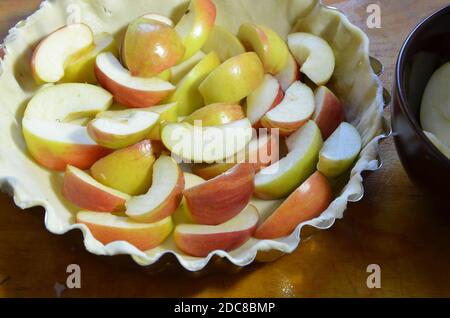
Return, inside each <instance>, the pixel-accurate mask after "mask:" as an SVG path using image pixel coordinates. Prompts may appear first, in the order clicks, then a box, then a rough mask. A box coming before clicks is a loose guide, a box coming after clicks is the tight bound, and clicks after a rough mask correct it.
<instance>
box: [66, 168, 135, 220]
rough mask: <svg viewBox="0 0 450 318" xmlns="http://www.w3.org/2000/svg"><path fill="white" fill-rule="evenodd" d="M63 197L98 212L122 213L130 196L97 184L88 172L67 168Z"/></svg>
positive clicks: (81, 206)
mask: <svg viewBox="0 0 450 318" xmlns="http://www.w3.org/2000/svg"><path fill="white" fill-rule="evenodd" d="M62 194H63V196H64V197H65V198H66V199H67V200H69V201H70V202H72V203H73V204H75V205H76V206H78V207H80V208H82V209H87V210H93V211H98V212H121V211H124V210H125V203H126V201H127V200H129V199H130V196H129V195H127V194H125V193H122V192H120V191H117V190H114V189H112V188H109V187H106V186H104V185H103V184H101V183H99V182H97V181H96V180H95V179H94V178H92V177H91V176H90V175H89V174H87V173H86V172H84V171H82V170H80V169H78V168H75V167H73V166H67V169H66V174H65V175H64V183H63V189H62Z"/></svg>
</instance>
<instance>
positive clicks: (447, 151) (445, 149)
mask: <svg viewBox="0 0 450 318" xmlns="http://www.w3.org/2000/svg"><path fill="white" fill-rule="evenodd" d="M424 134H425V136H427V138H428V139H430V141H431V142H432V143H433V145H434V146H435V147H436V148H437V149H438V150H439V151H440V152H442V153H443V154H444V156H446V157H447V158H449V159H450V147H448V146H447V145H446V144H444V143H443V142H441V141H440V140H439V139H438V138H437V137H436V136H435V135H434V134H432V133H430V132H428V131H424Z"/></svg>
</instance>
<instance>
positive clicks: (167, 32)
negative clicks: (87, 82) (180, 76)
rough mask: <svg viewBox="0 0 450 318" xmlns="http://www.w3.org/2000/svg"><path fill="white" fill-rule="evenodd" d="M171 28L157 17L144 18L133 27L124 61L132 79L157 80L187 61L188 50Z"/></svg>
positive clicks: (135, 22) (129, 34)
mask: <svg viewBox="0 0 450 318" xmlns="http://www.w3.org/2000/svg"><path fill="white" fill-rule="evenodd" d="M156 17H157V16H156ZM163 18H165V17H163ZM166 19H167V18H166ZM171 24H172V23H170V24H167V22H164V19H157V18H155V16H153V17H151V16H144V17H140V18H138V19H136V20H134V21H133V22H131V23H130V25H129V26H128V29H127V32H126V34H125V38H124V42H123V47H122V60H123V62H124V64H125V65H126V67H127V68H128V69H129V70H130V72H131V75H132V76H137V77H154V76H157V75H158V74H160V73H161V72H163V71H165V70H167V69H169V68H171V67H172V66H174V65H175V64H177V63H178V62H179V61H180V60H181V59H182V58H183V56H184V53H185V51H186V49H185V47H184V45H183V43H182V40H181V37H180V36H179V35H178V33H177V32H176V31H175V29H174V28H173V27H172V26H171Z"/></svg>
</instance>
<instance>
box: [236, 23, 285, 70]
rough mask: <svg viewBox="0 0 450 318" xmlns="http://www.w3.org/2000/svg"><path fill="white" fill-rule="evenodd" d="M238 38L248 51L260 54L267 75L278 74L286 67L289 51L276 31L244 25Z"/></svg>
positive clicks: (254, 25)
mask: <svg viewBox="0 0 450 318" xmlns="http://www.w3.org/2000/svg"><path fill="white" fill-rule="evenodd" d="M238 37H239V39H240V40H241V42H242V44H244V46H245V47H246V48H247V50H249V51H255V52H256V54H258V56H259V58H260V59H261V61H262V62H263V64H264V70H265V71H266V73H269V74H273V75H274V74H278V73H279V72H281V71H282V70H283V69H284V67H285V66H286V63H287V62H288V57H289V49H288V47H287V45H286V43H285V41H284V40H283V39H282V38H281V37H280V36H279V35H278V34H277V33H276V32H275V31H274V30H272V29H270V28H268V27H265V26H262V25H258V24H254V23H244V24H242V25H241V27H240V29H239V34H238Z"/></svg>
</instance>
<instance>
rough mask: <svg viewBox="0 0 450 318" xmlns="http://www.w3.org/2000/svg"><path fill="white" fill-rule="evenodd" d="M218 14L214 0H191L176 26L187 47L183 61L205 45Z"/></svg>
mask: <svg viewBox="0 0 450 318" xmlns="http://www.w3.org/2000/svg"><path fill="white" fill-rule="evenodd" d="M216 14H217V12H216V6H215V4H214V2H213V1H212V0H191V3H190V5H189V8H188V10H187V11H186V14H185V15H184V16H183V17H182V18H181V20H180V21H179V22H178V24H177V25H176V27H175V30H176V31H177V32H178V33H179V34H180V36H181V37H182V39H183V44H184V46H185V47H186V52H185V55H184V58H183V61H186V60H187V59H189V58H190V57H192V56H193V55H195V54H196V53H197V52H199V51H200V49H201V48H202V47H203V45H205V43H206V41H207V40H208V38H209V35H210V33H211V30H212V28H213V27H214V23H215V22H216Z"/></svg>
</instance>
